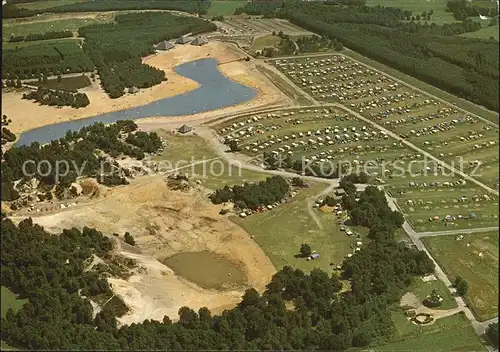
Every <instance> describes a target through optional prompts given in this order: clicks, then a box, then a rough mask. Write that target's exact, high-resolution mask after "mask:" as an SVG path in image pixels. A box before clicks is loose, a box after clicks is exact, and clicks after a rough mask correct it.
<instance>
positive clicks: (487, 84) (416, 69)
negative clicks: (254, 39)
mask: <svg viewBox="0 0 500 352" xmlns="http://www.w3.org/2000/svg"><path fill="white" fill-rule="evenodd" d="M272 3H273V4H274V6H278V7H277V10H273V11H274V12H273V13H274V14H275V15H276V17H279V18H285V19H288V20H289V21H290V22H292V23H293V24H295V25H298V26H300V27H303V28H305V29H307V30H310V31H312V32H314V33H317V34H319V35H321V36H322V37H325V38H333V39H335V40H337V41H338V42H340V43H342V45H343V46H345V47H348V48H349V49H352V50H354V51H357V52H359V53H360V54H362V55H365V56H367V57H369V58H372V59H374V60H377V61H379V62H382V63H384V64H386V65H388V66H391V67H394V68H396V69H398V70H401V71H403V72H404V73H406V74H409V75H411V76H414V77H416V78H418V79H421V80H423V81H425V82H427V83H429V84H432V85H434V86H436V87H438V88H441V89H444V90H446V91H448V92H450V93H452V94H456V95H458V96H460V97H463V98H465V99H468V100H470V101H472V102H475V103H478V104H481V105H484V106H486V107H487V108H489V109H492V110H495V111H498V110H499V96H500V92H499V75H498V66H499V55H498V43H497V42H495V41H491V40H484V39H478V38H464V37H460V36H457V34H462V33H465V32H472V31H476V30H478V29H479V28H481V25H480V24H479V23H477V22H475V21H473V20H471V19H464V21H462V22H460V23H453V24H443V25H436V24H434V23H432V24H428V23H427V22H426V23H419V22H414V21H412V20H411V19H412V17H413V15H412V13H411V11H405V10H401V9H398V8H390V7H382V6H363V5H358V4H357V3H356V2H355V3H354V4H349V5H345V4H342V5H340V2H339V1H331V2H329V3H324V2H317V1H310V2H304V1H301V2H296V1H285V2H281V3H280V2H279V1H278V2H272ZM248 6H249V7H250V6H251V8H252V9H253V13H255V14H265V13H268V10H266V9H267V8H268V6H270V5H266V3H261V2H252V3H251V4H249V5H248ZM467 6H469V7H470V5H467ZM425 15H426V16H427V15H428V13H426V14H425ZM476 15H477V13H476V14H475V15H474V16H476ZM420 16H421V15H420ZM408 19H409V20H410V21H409V22H408V21H407V20H408ZM464 48H467V49H466V50H464Z"/></svg>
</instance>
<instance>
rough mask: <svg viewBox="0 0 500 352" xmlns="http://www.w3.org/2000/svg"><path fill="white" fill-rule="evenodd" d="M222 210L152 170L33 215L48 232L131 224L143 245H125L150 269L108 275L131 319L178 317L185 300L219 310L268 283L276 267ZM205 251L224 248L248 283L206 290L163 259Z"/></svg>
mask: <svg viewBox="0 0 500 352" xmlns="http://www.w3.org/2000/svg"><path fill="white" fill-rule="evenodd" d="M219 210H220V209H219V207H216V206H213V205H212V204H210V203H209V202H208V201H207V199H206V197H205V196H203V195H201V192H199V191H191V192H188V193H184V192H174V191H172V190H170V189H168V187H167V186H166V183H165V180H164V178H161V177H159V176H151V177H142V178H138V179H136V180H134V181H133V182H132V183H131V185H129V186H126V187H120V188H119V189H113V190H111V191H109V192H108V193H107V196H106V197H105V198H100V199H98V200H95V201H92V202H90V203H86V204H81V205H80V204H79V205H76V206H74V207H72V208H70V209H65V211H62V212H59V213H56V214H52V215H45V216H38V217H36V216H35V217H33V221H34V222H35V223H38V224H40V225H42V226H44V227H45V229H46V230H48V231H60V230H61V229H63V228H68V227H71V226H75V227H78V228H81V227H83V226H89V227H95V228H97V229H99V230H101V231H103V232H104V233H107V234H111V233H113V232H116V233H119V234H120V236H121V238H123V234H124V233H125V231H129V232H130V233H131V234H132V235H133V236H134V238H135V241H136V247H137V248H136V249H138V250H139V251H140V252H139V251H138V250H135V251H129V250H127V249H126V247H127V246H125V245H123V249H122V250H121V251H122V254H123V255H125V256H128V257H131V258H135V259H136V260H137V262H138V264H139V266H140V267H143V268H145V270H144V269H140V268H138V269H136V272H135V273H134V275H132V277H131V278H130V279H129V280H123V279H111V280H110V282H111V283H112V285H113V290H114V291H115V293H116V294H117V295H118V296H120V297H121V298H122V299H123V300H124V301H125V303H126V304H127V305H129V306H130V307H131V311H130V313H129V314H127V315H125V316H123V317H122V318H120V321H121V322H122V323H125V324H130V323H133V322H142V321H143V320H144V319H157V320H161V319H162V318H163V316H164V315H168V316H169V317H170V318H171V319H172V320H175V319H177V318H178V316H177V312H178V310H179V308H181V307H182V306H184V305H185V306H189V307H191V308H193V309H199V308H201V307H204V306H206V307H208V308H209V309H210V310H212V311H213V312H214V313H217V312H220V311H221V310H222V309H227V308H230V307H232V306H234V305H235V304H236V303H238V302H239V300H240V298H241V296H242V294H243V292H244V289H245V288H246V287H250V286H251V287H254V288H256V289H257V290H259V291H262V290H263V289H264V287H265V285H266V284H267V283H268V282H269V280H270V278H271V277H272V275H273V274H274V272H275V268H274V266H273V265H272V263H271V261H270V260H269V258H268V257H267V256H266V255H265V254H264V252H263V251H262V249H261V248H260V247H259V246H258V245H257V244H256V243H255V242H254V241H253V240H252V239H251V238H250V236H249V235H248V234H247V233H246V232H245V231H243V230H242V229H241V228H239V227H238V226H236V225H235V224H233V223H232V222H231V221H229V220H228V219H227V218H225V217H221V216H220V215H218V211H219ZM13 220H14V221H15V220H16V219H13ZM18 220H19V219H18ZM187 225H189V226H187ZM134 249H135V248H134ZM201 251H210V252H213V253H216V254H220V255H223V256H224V257H225V258H227V259H228V260H230V261H231V262H232V263H234V265H236V266H238V268H239V269H241V270H242V271H243V272H244V274H245V276H246V280H245V281H246V283H245V284H244V285H241V286H239V287H237V288H231V289H227V290H220V291H217V290H209V289H203V288H201V287H199V286H197V285H195V284H194V283H191V282H189V281H187V280H186V279H184V278H181V277H179V276H177V275H176V274H175V273H174V272H173V271H172V270H171V269H170V268H168V267H167V266H165V265H163V264H162V263H160V261H159V260H162V259H164V258H168V257H170V256H173V255H175V254H178V253H186V252H201ZM200 270H203V268H200Z"/></svg>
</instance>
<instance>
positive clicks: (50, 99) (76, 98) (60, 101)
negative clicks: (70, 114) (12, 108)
mask: <svg viewBox="0 0 500 352" xmlns="http://www.w3.org/2000/svg"><path fill="white" fill-rule="evenodd" d="M23 99H28V100H35V101H36V102H38V103H40V104H42V105H50V106H71V107H73V108H75V109H77V108H83V107H85V106H87V105H89V104H90V100H89V98H88V97H87V94H85V93H72V92H68V91H64V90H57V89H56V90H52V89H49V88H46V87H41V86H40V87H38V89H37V90H33V91H31V92H29V93H24V94H23Z"/></svg>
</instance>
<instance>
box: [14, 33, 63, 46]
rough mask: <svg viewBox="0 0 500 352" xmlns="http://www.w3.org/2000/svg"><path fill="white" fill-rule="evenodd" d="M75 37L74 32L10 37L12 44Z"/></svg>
mask: <svg viewBox="0 0 500 352" xmlns="http://www.w3.org/2000/svg"><path fill="white" fill-rule="evenodd" d="M72 36H73V32H71V31H59V32H55V31H51V32H45V33H30V34H27V35H26V36H24V35H17V36H16V35H11V36H10V37H9V42H10V43H15V42H22V41H26V42H29V41H36V40H47V39H59V38H71V37H72Z"/></svg>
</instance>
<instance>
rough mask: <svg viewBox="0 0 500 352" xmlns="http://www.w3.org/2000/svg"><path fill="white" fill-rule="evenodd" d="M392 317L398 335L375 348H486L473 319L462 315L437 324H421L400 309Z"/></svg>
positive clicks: (384, 351)
mask: <svg viewBox="0 0 500 352" xmlns="http://www.w3.org/2000/svg"><path fill="white" fill-rule="evenodd" d="M392 319H393V321H394V325H395V326H396V329H397V332H396V336H394V338H393V339H392V341H390V342H389V343H386V344H383V345H380V346H376V347H373V348H372V349H371V350H375V351H380V352H389V351H391V352H403V351H412V352H413V351H422V352H429V351H440V352H441V351H463V352H465V351H486V348H485V346H484V345H483V343H482V342H481V340H480V339H479V337H478V336H477V335H476V333H475V331H474V329H473V328H472V326H471V325H470V322H469V320H467V318H466V317H465V316H464V315H463V314H461V313H458V314H455V315H452V316H449V317H446V318H442V319H438V320H437V321H436V322H435V323H434V324H432V325H429V326H425V327H419V326H417V325H415V324H413V323H411V322H409V321H408V320H407V319H406V317H405V316H404V314H403V311H402V310H401V309H399V308H394V310H393V312H392Z"/></svg>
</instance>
